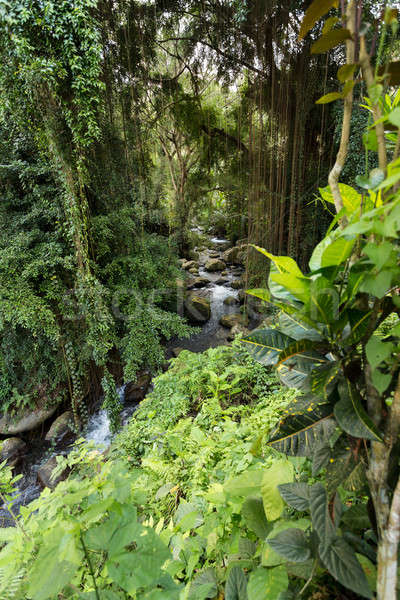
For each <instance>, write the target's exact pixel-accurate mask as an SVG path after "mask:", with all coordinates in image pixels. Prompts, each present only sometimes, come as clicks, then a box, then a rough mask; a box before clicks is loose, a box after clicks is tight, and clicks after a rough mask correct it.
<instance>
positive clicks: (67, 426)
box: [45, 410, 74, 442]
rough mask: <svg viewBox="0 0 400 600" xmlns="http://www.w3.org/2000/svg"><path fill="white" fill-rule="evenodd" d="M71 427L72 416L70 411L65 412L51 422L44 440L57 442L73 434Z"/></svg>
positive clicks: (72, 423)
mask: <svg viewBox="0 0 400 600" xmlns="http://www.w3.org/2000/svg"><path fill="white" fill-rule="evenodd" d="M73 425H74V415H73V413H72V412H71V411H70V410H67V411H65V412H64V413H62V415H60V416H59V417H57V419H56V420H55V421H54V422H53V424H52V426H51V427H50V429H49V431H48V432H47V434H46V437H45V440H46V441H48V442H50V441H51V440H54V441H57V442H59V441H60V440H62V439H64V438H65V437H67V436H69V435H71V434H73Z"/></svg>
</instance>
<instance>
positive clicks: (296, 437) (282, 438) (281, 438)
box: [268, 402, 334, 456]
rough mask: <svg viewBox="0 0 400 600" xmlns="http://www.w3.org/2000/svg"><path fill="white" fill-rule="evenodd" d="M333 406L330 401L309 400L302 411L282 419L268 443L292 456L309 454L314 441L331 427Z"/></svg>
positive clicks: (311, 451)
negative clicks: (306, 406) (317, 401)
mask: <svg viewBox="0 0 400 600" xmlns="http://www.w3.org/2000/svg"><path fill="white" fill-rule="evenodd" d="M332 417H333V406H332V404H331V403H330V402H322V403H316V402H310V404H309V406H308V408H307V409H306V410H305V411H304V412H299V413H294V414H289V415H288V416H287V417H286V418H284V419H282V420H281V422H280V423H279V425H278V427H277V429H276V430H275V431H274V432H273V434H272V435H271V437H270V439H269V441H268V444H269V445H270V446H272V447H273V448H276V449H277V450H279V451H280V452H284V453H285V454H290V455H292V456H311V455H312V453H313V450H314V445H315V443H316V442H317V441H318V440H320V439H321V438H322V437H325V436H326V432H327V430H329V429H331V428H332V424H333V423H334V422H333V419H332Z"/></svg>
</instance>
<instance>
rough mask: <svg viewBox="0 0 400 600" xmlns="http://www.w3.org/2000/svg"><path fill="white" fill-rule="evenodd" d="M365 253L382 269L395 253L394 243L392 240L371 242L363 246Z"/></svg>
mask: <svg viewBox="0 0 400 600" xmlns="http://www.w3.org/2000/svg"><path fill="white" fill-rule="evenodd" d="M363 253H364V254H366V255H367V256H368V258H369V259H370V261H371V262H373V263H374V265H375V266H376V268H377V269H378V270H379V271H380V270H381V269H382V268H383V267H384V266H385V265H386V263H387V262H388V261H389V259H390V258H391V256H392V253H393V244H391V243H390V242H382V243H380V244H377V242H376V241H375V242H369V243H368V244H367V245H366V246H364V248H363Z"/></svg>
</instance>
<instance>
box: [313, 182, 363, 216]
mask: <svg viewBox="0 0 400 600" xmlns="http://www.w3.org/2000/svg"><path fill="white" fill-rule="evenodd" d="M339 191H340V195H341V196H342V200H343V206H344V207H345V209H346V212H347V213H348V214H349V215H351V214H353V213H354V212H355V211H356V210H359V209H360V207H361V194H359V193H358V192H357V191H356V190H355V189H353V188H352V187H350V186H349V185H346V184H345V183H339ZM319 193H320V194H321V196H322V198H323V199H324V200H325V201H326V202H330V203H331V204H334V200H333V195H332V190H331V188H330V187H329V186H327V187H325V188H319Z"/></svg>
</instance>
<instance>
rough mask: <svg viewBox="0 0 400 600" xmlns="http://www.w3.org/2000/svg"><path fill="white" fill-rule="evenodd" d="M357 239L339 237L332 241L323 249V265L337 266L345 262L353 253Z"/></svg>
mask: <svg viewBox="0 0 400 600" xmlns="http://www.w3.org/2000/svg"><path fill="white" fill-rule="evenodd" d="M354 243H355V240H346V239H345V238H339V239H337V240H335V241H334V242H331V243H330V244H329V245H328V246H327V247H326V248H325V250H324V251H323V253H322V257H321V266H322V267H336V266H339V265H341V264H343V263H344V262H345V261H346V260H347V259H348V258H349V256H350V255H351V253H352V250H353V247H354Z"/></svg>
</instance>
